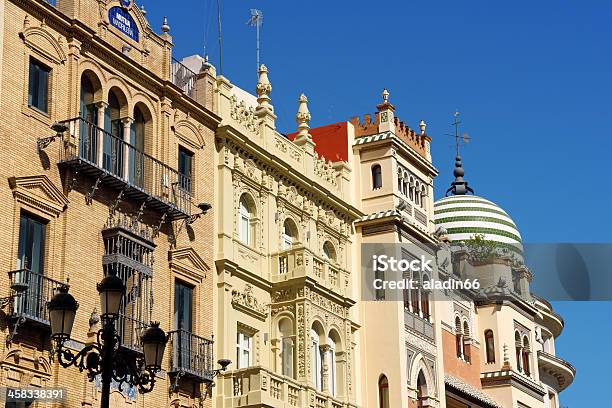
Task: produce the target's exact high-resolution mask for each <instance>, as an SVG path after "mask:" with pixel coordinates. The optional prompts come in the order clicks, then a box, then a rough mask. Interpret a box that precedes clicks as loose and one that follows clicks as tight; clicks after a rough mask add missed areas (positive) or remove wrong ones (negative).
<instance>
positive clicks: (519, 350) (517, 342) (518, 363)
mask: <svg viewBox="0 0 612 408" xmlns="http://www.w3.org/2000/svg"><path fill="white" fill-rule="evenodd" d="M514 347H515V349H516V368H517V370H518V371H520V372H523V355H522V354H523V352H522V349H523V345H522V343H521V335H520V334H519V332H518V331H517V332H514Z"/></svg>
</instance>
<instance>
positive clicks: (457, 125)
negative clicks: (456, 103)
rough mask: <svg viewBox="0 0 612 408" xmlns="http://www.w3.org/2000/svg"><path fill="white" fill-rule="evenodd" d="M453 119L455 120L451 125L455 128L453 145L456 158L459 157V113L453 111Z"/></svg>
mask: <svg viewBox="0 0 612 408" xmlns="http://www.w3.org/2000/svg"><path fill="white" fill-rule="evenodd" d="M453 117H454V118H455V120H454V121H453V125H454V126H455V145H456V149H457V157H459V124H460V123H461V121H459V111H455V113H453Z"/></svg>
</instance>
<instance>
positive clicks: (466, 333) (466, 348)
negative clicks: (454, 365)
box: [463, 320, 471, 363]
mask: <svg viewBox="0 0 612 408" xmlns="http://www.w3.org/2000/svg"><path fill="white" fill-rule="evenodd" d="M469 340H470V325H469V324H468V322H467V320H464V321H463V359H464V360H465V361H467V362H468V363H469V362H470V361H471V360H470V359H471V355H470V345H469Z"/></svg>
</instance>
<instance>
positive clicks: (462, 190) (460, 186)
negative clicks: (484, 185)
mask: <svg viewBox="0 0 612 408" xmlns="http://www.w3.org/2000/svg"><path fill="white" fill-rule="evenodd" d="M453 117H454V121H453V125H454V126H455V141H456V144H457V146H456V147H457V156H456V157H455V169H454V170H453V175H454V176H455V181H453V182H452V183H451V186H450V188H449V189H448V190H446V195H447V196H448V195H449V194H453V195H466V194H467V193H472V194H474V190H473V189H472V188H471V187H469V186H468V182H467V181H465V180H464V179H463V176H465V170H463V163H462V162H461V155H460V154H459V124H460V123H461V122H460V121H459V111H455V113H454V114H453Z"/></svg>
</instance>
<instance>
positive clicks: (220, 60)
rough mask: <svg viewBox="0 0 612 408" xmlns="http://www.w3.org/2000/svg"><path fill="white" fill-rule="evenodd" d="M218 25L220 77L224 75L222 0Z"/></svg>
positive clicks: (218, 1)
mask: <svg viewBox="0 0 612 408" xmlns="http://www.w3.org/2000/svg"><path fill="white" fill-rule="evenodd" d="M217 23H218V29H219V75H223V46H222V43H221V0H217Z"/></svg>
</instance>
